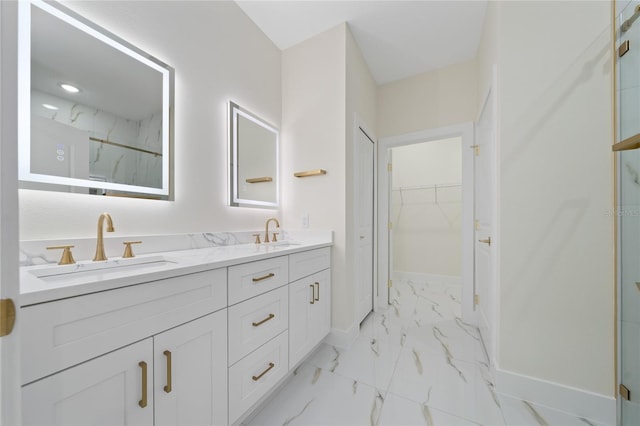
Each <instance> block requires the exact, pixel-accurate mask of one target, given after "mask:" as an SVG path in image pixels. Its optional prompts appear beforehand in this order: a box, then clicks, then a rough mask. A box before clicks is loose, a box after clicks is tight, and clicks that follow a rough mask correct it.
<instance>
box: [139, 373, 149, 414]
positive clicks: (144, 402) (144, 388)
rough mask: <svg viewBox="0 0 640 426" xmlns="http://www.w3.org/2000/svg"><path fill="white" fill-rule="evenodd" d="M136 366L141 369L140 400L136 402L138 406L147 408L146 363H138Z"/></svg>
mask: <svg viewBox="0 0 640 426" xmlns="http://www.w3.org/2000/svg"><path fill="white" fill-rule="evenodd" d="M138 365H139V366H140V368H141V369H142V399H141V400H140V401H138V405H139V406H140V407H142V408H144V407H146V406H147V363H146V362H144V361H140V362H139V363H138Z"/></svg>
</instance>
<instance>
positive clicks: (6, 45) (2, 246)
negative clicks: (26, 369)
mask: <svg viewBox="0 0 640 426" xmlns="http://www.w3.org/2000/svg"><path fill="white" fill-rule="evenodd" d="M17 9H18V2H7V1H0V33H1V35H0V176H2V177H1V178H0V182H1V185H0V209H1V214H0V299H11V300H13V301H14V303H15V306H16V314H17V315H19V311H18V310H17V307H18V302H19V284H18V172H17V163H18V161H17V156H18V154H17V152H18V146H17V143H16V141H17V140H18V137H17V134H18V122H17V115H16V111H17V109H18V108H17V86H18V85H17V76H18V74H17V71H18V70H17V66H16V64H17V63H18V60H17V22H18V17H17V14H18V10H17ZM6 303H8V302H6ZM3 311H4V308H3ZM0 323H2V325H3V326H4V324H5V321H4V320H3V319H0ZM17 324H18V321H16V327H14V329H13V331H12V333H11V334H9V335H7V336H4V337H0V425H14V424H21V419H20V373H19V372H20V368H19V365H20V333H19V330H18V327H17Z"/></svg>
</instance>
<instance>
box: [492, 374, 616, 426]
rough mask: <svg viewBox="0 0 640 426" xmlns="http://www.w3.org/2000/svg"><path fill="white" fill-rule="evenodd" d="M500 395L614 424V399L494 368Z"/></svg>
mask: <svg viewBox="0 0 640 426" xmlns="http://www.w3.org/2000/svg"><path fill="white" fill-rule="evenodd" d="M494 374H495V375H494V377H495V381H496V389H497V391H498V392H499V393H503V394H506V395H509V396H513V397H516V398H520V399H522V400H525V401H529V402H533V403H534V404H538V405H544V406H546V407H549V408H553V409H554V410H559V411H564V412H565V413H568V414H572V415H574V416H577V417H582V418H585V419H587V420H593V421H595V422H597V423H603V424H606V425H615V424H617V423H616V417H617V406H616V400H615V398H613V397H609V396H605V395H601V394H597V393H593V392H589V391H585V390H582V389H578V388H573V387H570V386H565V385H561V384H559V383H554V382H549V381H546V380H541V379H537V378H534V377H529V376H525V375H522V374H517V373H513V372H511V371H505V370H502V369H500V368H496V370H495V373H494Z"/></svg>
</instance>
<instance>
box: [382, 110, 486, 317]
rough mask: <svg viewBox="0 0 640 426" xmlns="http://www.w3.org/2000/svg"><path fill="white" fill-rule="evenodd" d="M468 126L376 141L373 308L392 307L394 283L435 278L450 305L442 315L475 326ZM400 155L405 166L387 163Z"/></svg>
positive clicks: (470, 134) (470, 130)
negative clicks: (420, 276) (375, 295)
mask: <svg viewBox="0 0 640 426" xmlns="http://www.w3.org/2000/svg"><path fill="white" fill-rule="evenodd" d="M473 128H474V126H473V123H465V124H460V125H455V126H450V127H445V128H439V129H432V130H425V131H421V132H416V133H411V134H406V135H401V136H396V137H389V138H384V139H381V140H380V141H379V150H378V188H377V189H378V190H377V194H378V200H379V202H378V218H379V220H378V268H377V274H378V286H379V287H378V292H379V296H378V298H377V304H376V306H377V307H378V308H379V309H380V310H386V309H388V306H389V304H392V302H393V299H392V298H390V294H391V292H392V291H393V286H394V284H395V283H396V282H397V280H398V279H402V277H405V278H408V279H410V278H411V277H412V276H415V275H412V274H416V273H417V274H427V276H428V277H431V279H430V280H425V281H431V282H434V283H435V281H434V279H433V278H438V280H439V282H440V284H438V286H440V287H441V288H442V290H443V291H444V289H445V288H446V289H447V293H446V295H445V297H446V298H447V299H448V300H449V301H451V302H453V303H456V304H457V306H458V307H457V308H456V309H455V310H452V312H451V313H449V315H453V314H455V317H457V318H462V319H463V320H464V321H465V322H469V323H472V324H473V323H475V318H474V305H473V301H474V288H473V282H474V281H473V276H474V270H473V265H474V245H473V229H474V224H473V215H474V211H473V206H474V187H473V179H474V177H473V167H474V166H473V164H474V157H473V149H470V148H471V147H472V146H473V144H474V139H473V134H474V133H473ZM439 152H440V154H438V153H439ZM404 157H406V158H407V160H406V161H410V162H409V163H407V165H406V166H403V165H396V164H394V163H396V162H397V161H401V162H404V161H405V160H403V158H404ZM394 278H395V279H396V281H394ZM414 281H415V280H414ZM456 285H457V286H459V287H458V289H459V292H454V290H455V286H456ZM383 287H384V288H383ZM411 291H413V290H411ZM443 294H444V293H443ZM454 299H455V301H454ZM441 313H443V312H441ZM435 315H438V314H437V313H436V314H435Z"/></svg>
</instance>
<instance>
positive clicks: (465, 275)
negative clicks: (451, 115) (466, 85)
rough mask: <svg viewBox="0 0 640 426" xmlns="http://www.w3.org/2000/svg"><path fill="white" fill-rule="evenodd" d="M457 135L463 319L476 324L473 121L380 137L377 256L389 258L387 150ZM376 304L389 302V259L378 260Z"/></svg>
mask: <svg viewBox="0 0 640 426" xmlns="http://www.w3.org/2000/svg"><path fill="white" fill-rule="evenodd" d="M454 137H460V138H461V139H462V140H461V146H462V158H461V160H462V276H461V278H462V283H463V286H462V288H463V290H462V318H463V319H464V320H465V321H470V322H473V323H474V324H475V318H474V316H473V275H474V264H473V262H474V244H473V233H474V226H473V206H474V199H473V192H474V191H473V188H474V182H473V149H471V146H472V145H473V144H474V143H475V142H474V141H475V139H474V124H473V122H467V123H460V124H454V125H452V126H447V127H439V128H435V129H427V130H421V131H418V132H413V133H406V134H403V135H398V136H390V137H386V138H381V139H380V140H379V141H378V154H377V156H378V173H377V176H378V179H377V181H378V186H377V194H378V204H377V206H378V208H377V211H378V226H377V229H378V232H377V242H378V245H377V247H378V250H377V253H378V256H377V257H378V259H388V256H389V244H390V241H389V232H388V226H389V204H390V202H391V200H390V197H389V172H388V170H387V162H388V161H389V160H388V152H389V150H390V149H391V148H395V147H400V146H406V145H413V144H417V143H421V142H430V141H435V140H440V139H448V138H454ZM377 265H378V269H377V276H378V279H377V282H378V289H377V290H378V294H379V296H378V300H377V307H378V308H379V309H386V307H387V305H388V304H389V291H388V288H389V287H388V284H387V283H388V281H389V280H390V279H391V271H390V270H389V262H378V264H377Z"/></svg>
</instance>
